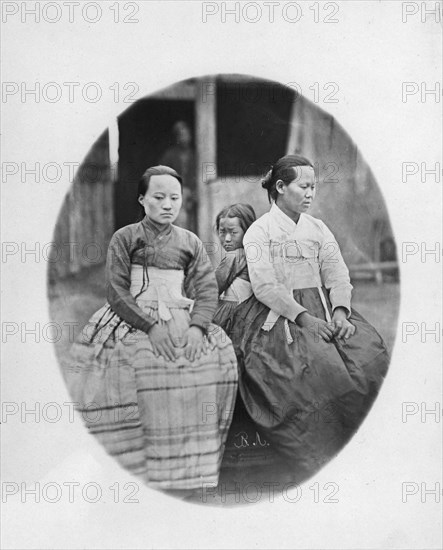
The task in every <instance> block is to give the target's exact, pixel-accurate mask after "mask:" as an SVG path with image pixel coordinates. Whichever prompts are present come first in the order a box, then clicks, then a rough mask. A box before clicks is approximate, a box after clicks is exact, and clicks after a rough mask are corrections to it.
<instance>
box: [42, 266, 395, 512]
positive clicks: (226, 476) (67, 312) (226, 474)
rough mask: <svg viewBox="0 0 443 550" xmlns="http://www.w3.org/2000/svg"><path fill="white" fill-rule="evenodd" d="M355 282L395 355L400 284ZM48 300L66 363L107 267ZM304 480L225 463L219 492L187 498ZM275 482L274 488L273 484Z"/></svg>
mask: <svg viewBox="0 0 443 550" xmlns="http://www.w3.org/2000/svg"><path fill="white" fill-rule="evenodd" d="M353 284H354V294H353V307H354V308H355V309H356V310H357V311H359V313H360V314H361V315H363V317H365V318H366V319H367V320H368V321H369V322H370V323H371V324H373V325H374V326H375V328H376V329H377V330H378V332H379V333H380V334H381V336H382V337H383V339H384V340H385V342H386V345H387V347H388V349H389V351H390V352H392V348H393V345H394V341H395V335H396V331H397V316H398V310H399V301H400V300H399V298H400V289H399V284H398V282H394V281H389V282H384V283H382V284H376V283H375V282H373V281H367V280H366V281H353ZM48 297H49V309H50V314H51V318H52V320H53V321H54V322H56V323H58V325H59V326H60V327H61V328H62V332H61V334H62V337H61V338H60V340H59V341H58V342H56V344H55V346H56V353H57V357H58V359H59V361H60V363H61V365H64V364H65V362H66V357H67V351H68V349H69V347H70V344H71V342H72V340H73V337H74V336H75V335H77V334H78V333H79V332H80V330H81V329H82V327H83V326H84V325H85V324H86V322H87V320H88V319H89V317H90V316H91V315H92V313H94V311H96V310H97V309H98V308H99V307H101V306H102V305H103V304H104V303H105V300H106V297H105V285H104V270H103V266H95V267H94V268H91V269H88V270H84V271H82V272H81V273H79V274H78V275H76V276H75V277H69V278H65V279H63V280H57V281H51V283H50V284H49V288H48ZM69 327H71V328H69ZM72 327H73V328H72ZM273 464H274V463H273ZM270 471H271V472H272V474H270ZM270 475H271V477H270ZM270 479H271V480H272V481H271V483H270ZM301 481H303V477H300V478H298V479H295V478H294V475H291V476H289V477H288V475H287V473H285V472H284V471H283V470H281V469H279V468H278V467H277V468H275V467H274V465H273V467H272V469H271V470H269V467H268V468H263V466H253V465H252V464H251V463H248V464H244V465H238V466H235V465H234V467H232V465H230V466H229V467H226V461H225V462H224V466H223V467H222V472H221V478H220V484H219V487H218V488H217V489H208V490H206V491H204V492H203V491H198V492H195V493H194V494H186V495H185V494H184V495H183V498H185V499H186V500H188V501H190V502H199V503H208V504H213V505H217V504H218V505H225V504H230V505H235V504H241V503H247V502H251V503H252V502H254V499H255V498H256V497H255V495H256V494H258V492H260V494H262V496H263V498H265V493H269V492H272V495H274V494H275V496H276V497H277V495H278V494H279V493H280V492H281V491H282V490H284V488H285V487H287V484H288V483H292V484H294V483H299V482H301ZM274 482H275V485H273V483H274ZM245 487H246V488H247V487H249V489H250V491H251V493H250V494H249V493H247V492H246V493H245V490H244V488H245ZM254 491H255V492H254ZM272 495H271V494H267V496H266V498H273V497H272Z"/></svg>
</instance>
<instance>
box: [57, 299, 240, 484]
mask: <svg viewBox="0 0 443 550" xmlns="http://www.w3.org/2000/svg"><path fill="white" fill-rule="evenodd" d="M137 303H138V305H139V306H140V307H141V308H142V310H143V311H144V312H146V313H147V314H148V315H150V316H152V317H154V318H155V319H159V315H158V303H156V302H155V301H152V300H149V301H146V300H143V299H137ZM168 306H169V312H170V314H171V318H170V319H169V320H168V321H163V320H161V319H159V323H160V324H164V325H165V326H166V327H167V328H168V330H169V333H170V334H171V336H172V337H173V338H175V339H176V340H177V341H180V339H181V338H182V337H183V334H184V332H185V331H186V330H187V328H188V327H189V321H190V314H189V307H186V306H185V307H184V306H183V305H180V304H178V305H176V306H174V304H171V303H170V304H168ZM209 334H210V336H209V348H210V350H209V352H208V353H207V354H206V355H202V356H201V357H200V359H199V360H195V361H194V362H192V363H191V362H190V361H189V360H187V359H186V358H185V356H184V348H176V351H177V355H178V358H177V360H176V361H175V362H171V361H167V360H165V359H163V358H162V357H156V356H155V355H154V353H153V348H152V344H151V342H150V339H149V335H148V334H146V333H144V332H141V331H138V330H135V329H133V328H132V327H130V326H129V325H128V324H127V323H125V322H124V321H122V319H120V318H119V317H118V316H117V315H116V314H114V312H113V311H112V309H111V308H110V306H109V305H105V306H104V307H103V308H101V309H100V310H99V311H97V312H96V313H95V314H94V315H93V317H92V318H91V319H90V321H89V323H88V325H87V330H84V331H83V333H82V334H81V335H80V337H79V338H78V339H77V341H76V342H75V343H74V345H73V347H72V350H71V361H70V365H71V366H70V368H69V369H68V372H67V373H66V381H67V384H68V387H69V389H70V392H71V395H72V397H73V399H74V400H75V401H76V402H77V403H78V405H77V409H78V411H79V412H80V414H81V415H82V417H83V419H84V422H85V424H86V426H87V428H88V429H89V431H90V433H91V434H93V435H94V436H95V437H96V438H97V439H98V440H99V441H100V442H101V443H102V444H103V445H104V447H105V448H106V450H107V451H108V453H110V454H111V455H112V456H114V457H115V458H116V460H117V461H118V462H119V463H120V464H121V465H122V466H124V467H125V468H127V469H128V470H129V471H130V472H131V473H133V474H135V475H138V476H140V477H141V478H143V480H144V481H145V482H146V483H147V484H148V485H150V486H152V487H155V488H159V489H196V488H201V487H204V486H214V485H217V482H218V476H219V470H220V464H221V460H222V457H223V451H224V446H225V442H226V436H227V432H228V429H229V426H230V423H231V420H232V414H233V410H234V405H235V397H236V392H237V361H236V357H235V353H234V350H233V347H232V344H231V341H230V339H229V338H228V337H227V336H226V334H224V333H223V332H222V331H220V330H219V329H217V330H215V329H214V327H211V328H210V331H209Z"/></svg>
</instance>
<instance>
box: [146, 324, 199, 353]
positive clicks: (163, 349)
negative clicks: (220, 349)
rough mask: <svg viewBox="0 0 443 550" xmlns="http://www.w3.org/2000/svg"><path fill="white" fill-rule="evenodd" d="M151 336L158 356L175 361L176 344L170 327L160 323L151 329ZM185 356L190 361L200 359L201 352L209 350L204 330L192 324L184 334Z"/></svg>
mask: <svg viewBox="0 0 443 550" xmlns="http://www.w3.org/2000/svg"><path fill="white" fill-rule="evenodd" d="M148 334H149V338H150V340H151V344H152V347H153V348H154V354H155V356H156V357H158V356H161V357H163V358H164V359H166V360H167V361H175V360H176V358H177V353H176V347H178V346H176V344H175V342H174V340H173V339H172V338H171V336H170V334H169V331H168V329H167V328H166V327H165V326H161V325H158V324H155V325H153V326H152V327H151V328H150V329H149V333H148ZM183 339H184V346H185V357H186V359H188V360H189V361H191V362H192V361H194V359H197V360H198V359H200V357H201V354H202V353H203V354H205V353H207V351H208V344H207V341H206V339H205V338H204V333H203V330H202V329H201V328H199V327H196V326H192V327H189V329H188V330H187V331H186V332H185V334H184V337H183Z"/></svg>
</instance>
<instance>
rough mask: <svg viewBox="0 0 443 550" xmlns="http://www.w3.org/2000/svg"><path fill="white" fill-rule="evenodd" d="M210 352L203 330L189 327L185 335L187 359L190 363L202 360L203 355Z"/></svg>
mask: <svg viewBox="0 0 443 550" xmlns="http://www.w3.org/2000/svg"><path fill="white" fill-rule="evenodd" d="M207 352H208V343H207V340H206V338H205V337H204V333H203V331H202V329H201V328H199V327H196V326H192V327H189V329H188V332H187V333H186V334H185V357H186V359H188V360H189V361H191V362H192V361H194V359H197V360H198V359H200V357H201V354H202V353H204V354H205V353H207Z"/></svg>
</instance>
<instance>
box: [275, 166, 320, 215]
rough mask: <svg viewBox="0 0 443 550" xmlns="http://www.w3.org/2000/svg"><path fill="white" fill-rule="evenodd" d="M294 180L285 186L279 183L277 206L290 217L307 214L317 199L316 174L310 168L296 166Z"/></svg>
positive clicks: (280, 181) (281, 182)
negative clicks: (315, 198)
mask: <svg viewBox="0 0 443 550" xmlns="http://www.w3.org/2000/svg"><path fill="white" fill-rule="evenodd" d="M294 172H295V174H294V176H295V177H294V179H293V180H292V181H291V182H290V183H288V185H285V184H284V183H283V181H282V180H278V181H277V185H276V187H277V191H278V196H277V201H276V202H277V206H278V207H279V208H281V209H282V210H283V212H285V214H287V215H288V216H289V217H294V216H297V215H299V214H302V213H303V212H306V211H307V210H308V208H309V207H310V206H311V204H312V201H313V200H314V197H315V172H314V169H313V168H311V167H310V166H294Z"/></svg>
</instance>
